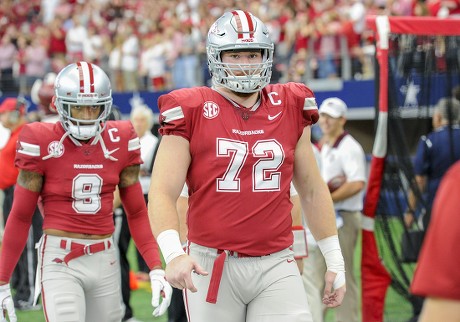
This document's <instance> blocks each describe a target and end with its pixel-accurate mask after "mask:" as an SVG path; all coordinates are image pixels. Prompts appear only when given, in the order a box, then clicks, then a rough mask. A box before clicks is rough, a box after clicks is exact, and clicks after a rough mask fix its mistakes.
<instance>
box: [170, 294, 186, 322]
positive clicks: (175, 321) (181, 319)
mask: <svg viewBox="0 0 460 322" xmlns="http://www.w3.org/2000/svg"><path fill="white" fill-rule="evenodd" d="M168 322H187V314H186V312H185V306H184V297H183V295H182V290H179V289H177V288H175V287H173V293H172V297H171V304H170V305H169V307H168Z"/></svg>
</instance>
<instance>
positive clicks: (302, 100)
mask: <svg viewBox="0 0 460 322" xmlns="http://www.w3.org/2000/svg"><path fill="white" fill-rule="evenodd" d="M289 88H290V90H291V92H292V93H293V94H294V95H293V96H294V97H295V100H296V105H298V106H299V107H301V108H302V125H303V126H304V127H305V126H308V125H313V124H315V123H316V122H318V119H319V113H318V105H317V104H316V98H315V95H314V94H313V92H312V90H311V89H309V88H308V87H307V86H305V85H304V84H301V83H289Z"/></svg>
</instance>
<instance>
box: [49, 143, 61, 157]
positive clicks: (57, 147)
mask: <svg viewBox="0 0 460 322" xmlns="http://www.w3.org/2000/svg"><path fill="white" fill-rule="evenodd" d="M48 154H51V155H53V156H55V157H56V158H57V157H60V156H62V155H63V154H64V145H63V144H59V141H53V142H51V143H50V144H49V145H48Z"/></svg>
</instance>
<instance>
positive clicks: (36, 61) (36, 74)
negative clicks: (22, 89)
mask: <svg viewBox="0 0 460 322" xmlns="http://www.w3.org/2000/svg"><path fill="white" fill-rule="evenodd" d="M25 65H26V76H27V92H29V91H30V88H31V87H32V85H33V83H34V82H35V81H36V80H37V79H40V78H43V77H44V76H45V74H46V71H47V68H48V54H47V52H46V48H45V47H44V46H43V44H42V43H41V40H40V38H38V37H34V38H32V40H31V43H30V45H29V46H27V48H26V54H25Z"/></svg>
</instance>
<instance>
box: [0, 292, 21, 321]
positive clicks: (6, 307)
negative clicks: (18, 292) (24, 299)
mask: <svg viewBox="0 0 460 322" xmlns="http://www.w3.org/2000/svg"><path fill="white" fill-rule="evenodd" d="M0 305H1V308H0V322H6V321H7V320H6V316H5V313H7V314H8V317H9V320H10V322H17V321H18V319H17V317H16V312H15V311H14V302H13V298H12V297H11V290H10V284H5V285H0Z"/></svg>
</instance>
